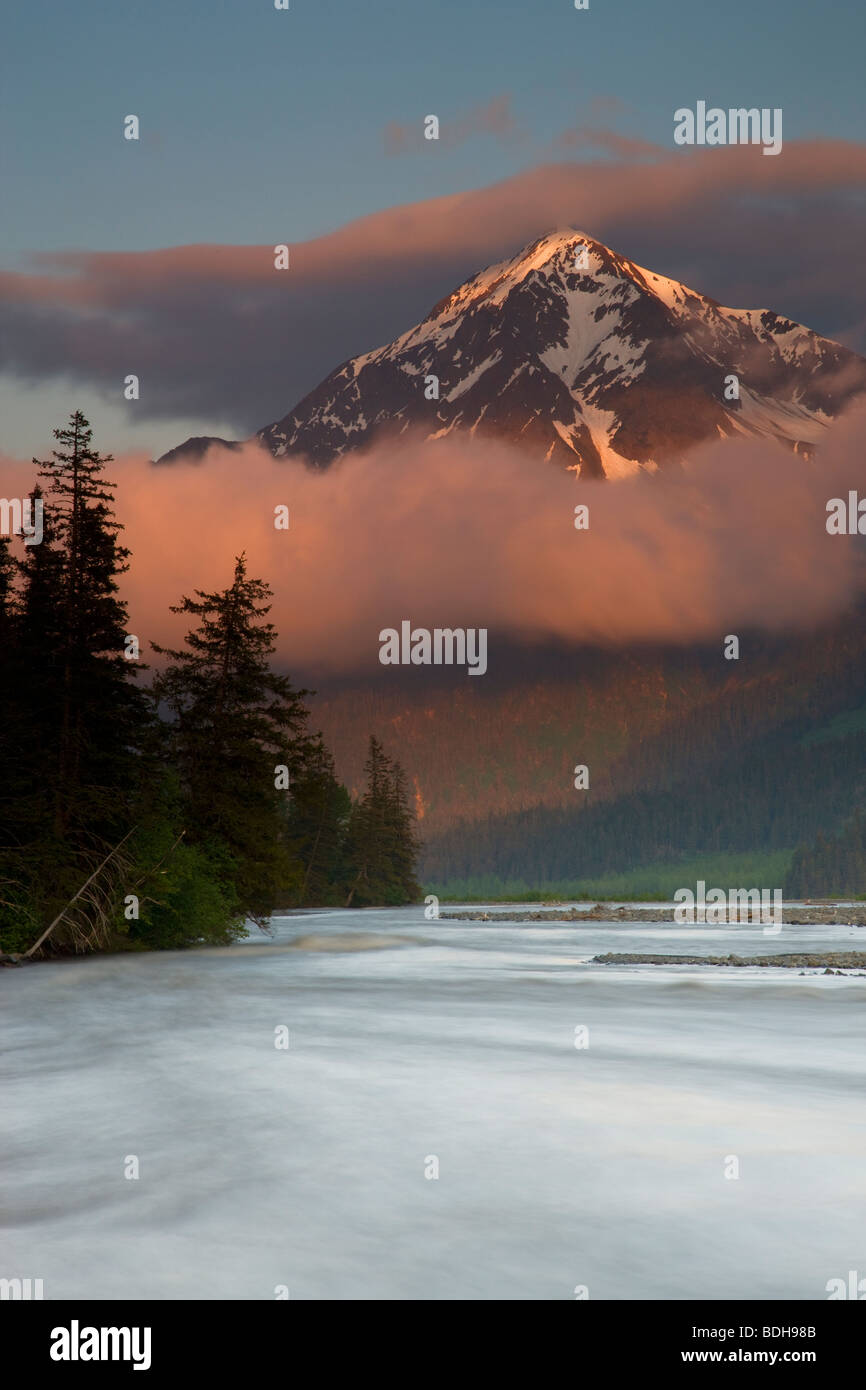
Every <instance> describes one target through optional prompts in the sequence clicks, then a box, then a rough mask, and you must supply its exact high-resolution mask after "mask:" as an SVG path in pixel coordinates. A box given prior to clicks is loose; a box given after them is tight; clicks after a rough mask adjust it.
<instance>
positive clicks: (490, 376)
mask: <svg viewBox="0 0 866 1390" xmlns="http://www.w3.org/2000/svg"><path fill="white" fill-rule="evenodd" d="M731 375H735V376H736V377H737V378H738V388H739V399H738V400H727V399H726V380H725V379H726V378H727V377H729V376H731ZM430 376H435V377H437V378H438V382H439V398H438V399H427V394H430V393H431V388H430V387H429V384H428V383H427V382H426V381H425V378H429V377H430ZM864 389H866V360H864V359H863V358H861V357H859V356H857V354H855V353H853V352H850V351H849V350H848V349H847V348H844V347H842V346H841V345H840V344H838V343H834V342H832V341H831V340H829V339H827V338H821V337H819V336H818V335H817V334H815V333H812V332H811V331H810V330H809V329H808V328H804V327H803V326H802V325H800V324H798V323H794V322H793V321H792V320H791V319H788V318H783V317H781V316H780V315H778V314H775V313H773V312H772V311H771V310H769V309H726V308H724V307H723V306H722V305H720V304H718V303H717V302H716V301H715V300H713V299H710V298H708V297H707V296H706V295H703V294H700V293H698V292H697V291H696V290H690V289H687V288H686V287H685V286H684V285H682V284H680V283H679V282H678V281H676V280H670V279H667V278H666V277H665V276H663V275H656V274H654V273H653V272H652V271H649V270H645V269H643V268H642V267H641V266H638V265H635V263H634V262H633V261H630V260H628V259H627V258H626V257H624V256H620V255H618V254H617V253H616V252H614V251H611V250H610V249H609V248H608V247H606V246H604V245H603V244H602V243H601V242H599V241H596V240H594V239H593V238H592V237H589V236H586V235H585V234H584V233H582V232H576V231H571V230H568V231H558V232H553V233H550V234H549V235H547V236H543V237H541V238H540V239H539V240H537V241H535V242H533V243H532V244H531V245H529V246H527V247H525V248H524V249H523V250H522V251H521V252H520V253H519V254H518V255H516V256H514V257H513V258H512V259H511V260H508V261H503V262H501V263H500V264H498V265H494V266H490V267H489V268H488V269H486V270H482V271H479V273H478V274H477V275H474V276H472V278H471V279H469V280H467V281H466V282H465V283H464V284H462V285H461V286H460V287H459V288H458V289H456V290H455V291H454V293H453V294H450V295H448V296H447V297H446V298H445V299H443V300H441V301H440V303H438V304H437V305H436V306H435V307H434V308H433V309H432V310H431V311H430V313H429V314H428V315H427V317H426V318H425V319H424V320H423V322H422V323H420V324H416V325H415V327H413V328H410V329H409V331H408V332H406V333H404V334H403V335H402V336H401V337H399V338H397V339H395V341H394V342H392V343H388V344H387V345H386V346H384V347H380V348H376V349H375V350H374V351H372V352H367V353H364V354H362V355H361V356H360V357H355V358H352V359H351V360H350V361H348V362H344V363H343V364H342V365H341V366H339V367H337V368H336V370H335V371H333V372H332V373H331V374H330V376H328V377H327V378H326V379H325V380H324V381H323V382H322V383H321V384H320V385H319V386H317V387H316V388H315V390H314V391H312V392H311V393H310V394H309V395H308V396H306V397H304V399H303V400H302V401H301V402H300V403H299V404H298V405H297V406H295V408H294V410H292V411H290V412H289V414H288V415H286V416H284V417H283V418H282V419H281V420H278V421H276V422H275V423H274V424H272V425H268V426H267V427H266V428H264V429H262V430H259V431H258V432H257V434H256V435H255V436H254V439H255V440H257V441H258V442H259V443H261V444H263V445H264V446H265V447H266V448H267V449H269V450H270V451H271V452H272V453H273V454H275V455H276V456H277V457H279V458H282V457H285V456H290V455H302V456H303V457H305V458H306V459H307V460H308V461H309V462H310V463H311V464H312V465H313V466H315V467H318V468H323V467H327V466H328V465H329V464H331V463H333V462H334V461H335V460H336V459H338V458H340V457H341V455H343V454H345V453H347V452H348V451H349V450H351V449H355V448H359V447H364V446H367V445H369V444H370V443H372V442H373V440H374V439H381V438H382V437H385V436H387V435H392V436H393V435H395V434H400V433H402V432H404V431H406V430H408V429H410V428H413V429H417V430H421V431H423V433H424V435H425V436H426V438H428V439H431V440H434V439H441V438H445V437H447V436H448V435H449V434H450V433H451V431H452V430H461V431H468V432H469V433H471V434H475V433H479V434H486V435H493V436H497V437H499V438H504V439H506V440H509V441H511V442H514V443H521V444H524V445H525V446H526V447H527V448H529V449H532V450H533V451H534V452H536V453H537V454H538V455H539V456H542V457H545V458H547V459H552V460H553V461H554V462H557V463H560V464H562V465H564V466H565V467H567V468H573V469H575V470H577V471H579V473H580V474H581V475H582V476H584V477H595V478H600V477H620V476H624V475H626V474H628V473H632V472H634V471H636V470H637V469H639V468H641V467H643V468H646V469H649V470H654V469H655V468H657V467H659V466H660V465H664V464H665V463H667V462H670V461H675V460H676V459H677V458H678V457H680V456H681V455H682V454H683V453H684V452H685V450H687V449H688V448H689V447H690V446H692V445H694V444H695V443H698V442H700V441H703V440H707V439H713V438H717V437H720V436H726V435H734V434H738V433H740V434H748V435H761V436H765V437H770V438H775V439H778V440H781V441H782V442H784V443H785V444H787V445H788V446H790V447H792V448H796V449H800V450H808V449H810V448H811V447H812V446H813V445H814V444H815V443H816V441H818V440H819V439H820V437H821V434H822V432H823V429H824V428H825V426H826V425H827V424H828V423H829V421H830V420H831V419H832V418H833V417H834V416H835V415H836V414H838V412H839V410H840V409H841V408H842V406H844V405H845V404H846V402H847V401H848V400H849V399H850V398H851V396H853V395H854V394H856V393H857V392H858V391H862V390H864ZM728 394H730V389H728ZM211 442H213V443H214V444H217V443H219V444H225V442H226V441H220V440H213V441H210V440H208V439H207V438H197V439H195V440H189V441H187V443H186V444H185V445H180V446H179V447H178V448H177V449H173V450H171V451H170V453H169V454H165V455H163V457H162V458H161V459H160V460H159V462H161V463H163V462H171V461H174V460H175V459H177V458H179V457H183V456H186V457H196V458H199V457H201V456H202V454H203V453H204V452H205V451H206V449H207V448H208V446H209V444H210V443H211Z"/></svg>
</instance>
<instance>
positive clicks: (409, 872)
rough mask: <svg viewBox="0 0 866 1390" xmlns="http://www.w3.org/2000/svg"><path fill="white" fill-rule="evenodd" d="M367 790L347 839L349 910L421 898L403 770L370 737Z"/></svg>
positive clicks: (366, 773)
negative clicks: (416, 878) (416, 875)
mask: <svg viewBox="0 0 866 1390" xmlns="http://www.w3.org/2000/svg"><path fill="white" fill-rule="evenodd" d="M364 774H365V777H366V787H365V789H364V793H363V795H362V796H361V798H360V800H359V801H358V802H356V804H355V805H354V807H353V808H352V816H351V819H350V822H349V830H348V835H347V846H346V860H347V868H348V895H347V898H346V906H347V907H353V906H354V907H369V906H373V905H378V904H385V905H396V904H398V903H405V902H412V901H413V900H414V899H415V898H417V897H418V896H419V894H420V889H419V887H418V884H417V882H416V881H415V862H416V859H417V857H418V849H419V845H418V841H417V839H416V837H415V831H414V827H413V820H412V814H411V811H410V809H409V799H408V795H407V792H406V784H405V778H404V775H403V770H402V768H401V767H400V766H399V764H397V763H392V762H391V760H390V759H389V758H388V757H387V756H386V754H385V750H384V749H383V747H382V745H381V743H380V742H379V740H378V739H376V738H374V737H373V736H372V735H371V737H370V744H369V750H368V753H367V761H366V763H365V765H364Z"/></svg>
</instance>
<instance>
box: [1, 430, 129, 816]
mask: <svg viewBox="0 0 866 1390" xmlns="http://www.w3.org/2000/svg"><path fill="white" fill-rule="evenodd" d="M54 436H55V438H56V439H57V441H58V443H59V445H60V447H59V448H57V449H55V450H54V451H53V453H52V456H51V458H50V459H48V460H40V459H34V463H36V464H37V465H38V467H39V470H40V477H42V478H44V479H46V480H47V482H48V484H49V486H48V490H47V496H46V502H45V510H46V513H47V514H49V529H50V537H51V539H50V540H49V541H48V544H49V551H48V552H46V554H44V555H43V556H41V557H40V558H39V559H38V560H37V559H33V560H31V561H30V569H29V571H28V582H27V593H26V595H25V607H26V609H27V622H28V623H30V622H32V621H33V620H34V619H35V618H37V610H38V623H39V624H41V626H42V631H41V632H40V631H39V628H38V627H34V629H33V630H32V631H30V632H29V634H28V642H29V644H30V648H31V651H32V650H33V643H34V641H38V640H41V641H43V642H45V641H46V639H47V640H49V641H50V640H51V639H52V638H53V639H54V640H55V641H56V643H57V648H56V653H51V652H49V651H44V652H43V653H42V658H41V659H40V660H37V663H36V667H37V668H40V669H41V671H42V672H44V671H45V669H46V667H47V668H48V669H49V671H51V673H52V675H53V679H52V680H51V682H50V688H49V689H47V690H46V691H45V692H44V699H45V700H46V701H54V702H55V705H56V712H57V725H56V728H55V729H54V730H52V731H51V734H50V738H51V742H52V751H53V753H54V754H55V759H56V761H55V765H54V771H53V777H52V788H53V829H54V833H55V835H56V836H57V838H58V839H62V838H63V837H65V836H66V835H67V834H71V835H73V837H81V836H88V837H90V838H91V839H92V838H94V837H107V838H109V839H110V838H111V837H112V835H114V833H115V832H116V830H117V829H118V827H119V826H120V825H121V824H123V822H124V820H125V819H127V818H128V814H129V808H130V806H131V804H132V802H133V800H134V796H135V782H136V769H135V748H136V744H137V741H138V736H139V733H140V730H141V728H142V725H143V722H144V721H145V720H146V717H147V715H146V711H147V705H146V702H145V700H144V698H143V696H142V694H141V692H140V691H138V690H137V689H136V687H135V685H134V677H135V675H136V674H137V672H138V671H140V670H141V669H142V668H141V666H140V665H139V664H138V663H137V662H135V661H130V660H127V659H126V657H125V655H124V652H125V643H126V638H127V621H128V617H127V611H126V606H125V604H124V603H123V602H122V601H121V599H120V598H119V596H118V583H117V581H118V578H119V576H120V575H121V574H123V573H124V572H125V571H126V570H127V569H128V563H127V561H128V556H129V551H128V550H127V549H126V547H124V546H122V545H121V544H120V543H119V540H118V535H119V532H120V531H121V530H122V527H121V526H120V523H119V522H117V521H116V520H115V519H114V513H113V505H114V487H115V485H114V484H113V483H111V482H109V481H108V480H107V479H106V478H105V476H104V475H105V467H106V465H107V464H108V463H110V462H111V461H112V456H111V455H110V454H106V455H101V454H99V453H98V452H97V451H96V450H95V449H94V448H93V444H92V440H93V431H92V429H91V428H90V424H89V422H88V421H87V420H86V419H85V417H84V415H83V414H82V413H81V411H80V410H77V411H75V412H74V413H73V414H72V415H71V416H70V420H69V424H68V426H67V427H66V428H65V429H59V430H55V431H54ZM46 539H48V538H47V537H46ZM42 544H43V545H45V544H46V540H45V539H44V540H43V542H42ZM52 544H54V545H56V547H57V549H58V550H59V552H60V564H59V566H56V565H52V563H51V562H52V561H53V560H56V556H55V555H54V554H52V553H51V549H52ZM41 548H42V547H41V546H33V547H31V548H30V549H31V550H32V551H37V550H41ZM46 578H50V580H51V581H52V590H53V592H52V593H51V596H50V598H49V596H48V595H47V594H46V593H37V592H36V591H35V589H34V588H33V586H34V585H36V584H37V583H38V582H39V581H43V582H44V581H45V579H46ZM58 580H59V584H58ZM46 600H47V602H46ZM49 605H50V607H51V608H52V609H53V612H52V613H50V614H49V612H48V606H49ZM55 655H56V666H55V667H53V668H52V661H53V657H54V656H55Z"/></svg>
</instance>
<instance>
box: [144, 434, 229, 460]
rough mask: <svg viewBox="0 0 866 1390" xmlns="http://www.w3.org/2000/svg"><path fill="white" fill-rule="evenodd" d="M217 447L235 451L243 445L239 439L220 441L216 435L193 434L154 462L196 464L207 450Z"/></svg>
mask: <svg viewBox="0 0 866 1390" xmlns="http://www.w3.org/2000/svg"><path fill="white" fill-rule="evenodd" d="M217 445H218V446H219V448H221V449H231V450H232V451H237V450H238V449H242V448H243V443H242V441H241V440H239V439H220V437H219V435H216V434H194V435H191V436H190V438H189V439H185V440H184V442H183V444H178V445H177V446H176V447H175V448H174V449H169V451H168V453H167V454H163V455H162V456H161V457H160V458H158V459H157V460H156V462H157V463H180V462H181V460H183V461H184V462H185V463H198V462H199V461H200V460H201V459H203V458H204V456H205V454H206V453H207V451H208V449H210V448H212V447H216V446H217Z"/></svg>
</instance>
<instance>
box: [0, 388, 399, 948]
mask: <svg viewBox="0 0 866 1390" xmlns="http://www.w3.org/2000/svg"><path fill="white" fill-rule="evenodd" d="M54 433H55V437H56V439H57V442H58V447H57V448H56V449H55V450H54V452H53V454H52V457H51V459H49V460H45V461H40V460H34V462H35V463H36V465H37V474H36V478H35V480H34V486H33V491H32V493H31V497H30V502H31V515H33V516H35V515H37V514H38V511H41V516H42V525H41V530H42V535H41V539H40V540H39V541H38V543H30V544H24V545H23V546H20V545H17V544H13V542H12V541H11V539H10V538H9V537H2V538H0V650H2V662H0V950H2V951H3V952H6V953H10V954H11V953H25V952H28V951H30V950H32V949H33V948H37V949H38V950H39V951H49V950H50V951H70V950H73V951H86V950H101V949H116V948H118V947H123V946H126V947H128V948H132V947H137V948H140V949H143V948H159V947H162V948H165V947H179V946H186V945H191V944H194V943H197V942H211V943H223V942H229V941H231V940H233V939H235V938H236V937H237V936H239V935H240V934H242V933H243V931H244V929H245V928H244V923H245V922H246V921H247V920H248V919H252V921H253V922H255V923H258V924H264V922H265V921H266V920H267V918H268V917H269V916H270V914H271V913H272V912H273V911H274V909H275V908H276V907H303V906H314V905H320V904H334V905H349V906H355V907H363V906H370V905H374V904H397V903H403V902H407V901H411V900H414V899H416V898H417V897H418V896H419V894H420V889H419V886H418V884H417V882H416V879H415V861H416V858H417V854H418V848H419V846H418V842H417V840H416V836H415V830H414V824H413V819H412V816H411V814H410V810H409V798H408V795H407V790H406V785H405V778H404V776H403V773H402V770H401V768H400V767H399V765H398V764H397V763H396V762H394V761H392V760H391V759H390V758H389V757H388V756H387V754H386V753H385V750H384V749H383V747H382V745H381V743H380V742H379V741H378V740H376V739H375V738H371V739H370V741H369V748H368V755H367V763H366V768H365V772H366V779H365V782H366V785H365V789H364V790H363V792H362V794H361V795H360V797H359V798H358V799H357V800H356V801H355V802H353V801H352V799H351V797H350V796H349V793H348V792H347V790H346V788H345V787H343V786H342V785H341V784H340V783H339V782H338V780H337V778H336V776H335V773H334V765H333V760H332V758H331V755H330V753H329V751H328V749H327V748H326V747H325V745H324V743H323V741H322V738H321V736H320V735H319V734H317V733H315V732H313V731H311V729H310V716H309V711H308V709H307V706H306V704H305V698H306V697H307V696H308V695H310V694H311V693H312V692H309V691H305V690H297V689H295V688H294V687H293V685H292V683H291V681H290V679H289V678H288V676H286V675H284V674H280V673H278V672H277V671H276V670H274V669H273V666H272V664H271V658H272V656H273V653H274V650H275V639H276V632H275V629H274V627H273V625H272V624H271V623H270V622H269V621H268V613H269V611H270V604H269V599H270V598H271V596H272V594H271V590H270V588H269V587H268V584H267V583H266V582H265V581H264V580H263V579H260V578H255V577H252V576H251V575H250V574H249V573H248V567H247V560H246V557H245V556H244V555H240V556H238V557H237V558H236V560H235V563H234V569H233V573H231V574H230V575H229V576H227V578H228V580H229V582H228V584H227V587H226V588H225V589H222V590H220V591H217V592H213V593H206V592H203V591H200V590H196V591H195V593H194V594H193V595H192V596H181V597H180V598H179V602H178V604H177V605H176V606H175V608H174V609H173V611H174V612H175V613H178V614H182V615H183V616H184V617H185V618H186V619H187V620H188V623H189V627H188V632H187V635H186V639H185V642H184V644H183V645H182V646H181V647H179V648H177V649H174V648H163V647H161V646H159V645H157V644H155V643H154V644H152V645H153V648H154V651H155V652H156V654H157V657H158V662H157V663H156V664H155V666H154V669H152V670H149V669H148V665H147V663H146V661H145V659H144V658H145V656H146V653H145V652H144V651H142V650H140V649H139V639H138V637H137V636H136V635H135V634H132V633H130V632H129V630H128V615H127V610H126V606H125V604H124V602H123V600H122V598H121V596H120V581H121V579H122V576H123V574H124V572H125V571H126V570H127V569H128V568H129V565H130V562H131V558H132V557H131V556H130V552H129V550H128V549H127V548H126V547H125V546H124V545H123V544H122V540H121V536H122V530H123V528H122V525H121V524H120V522H119V521H118V520H117V519H116V518H115V514H114V485H113V484H112V483H111V482H110V481H109V480H108V478H107V476H106V467H107V465H109V464H110V463H111V461H112V460H111V456H110V455H100V454H99V453H98V452H97V451H96V450H95V449H94V447H93V442H92V439H93V435H92V430H91V429H90V426H89V423H88V421H87V420H86V419H85V418H84V416H83V415H82V414H81V413H80V412H76V413H75V414H73V415H72V416H71V418H70V421H69V425H68V426H67V427H66V428H64V429H60V430H55V432H54ZM33 541H34V542H35V537H33Z"/></svg>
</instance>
